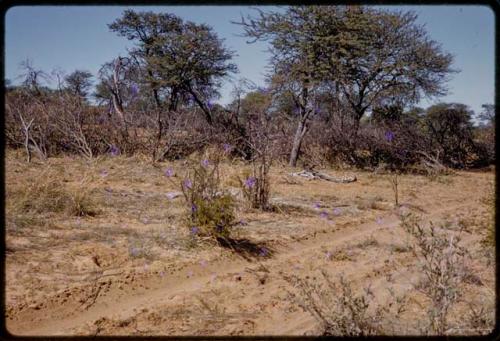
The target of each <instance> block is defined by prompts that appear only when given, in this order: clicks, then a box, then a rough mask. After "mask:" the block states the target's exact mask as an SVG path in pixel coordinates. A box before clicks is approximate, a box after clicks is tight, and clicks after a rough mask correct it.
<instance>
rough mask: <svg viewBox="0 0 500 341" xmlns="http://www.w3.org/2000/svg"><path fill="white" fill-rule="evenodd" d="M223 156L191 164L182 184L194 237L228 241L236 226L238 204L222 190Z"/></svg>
mask: <svg viewBox="0 0 500 341" xmlns="http://www.w3.org/2000/svg"><path fill="white" fill-rule="evenodd" d="M219 163H220V156H219V155H213V156H212V157H211V158H208V157H206V158H203V159H202V160H199V159H195V160H190V161H189V166H188V174H187V176H186V177H185V178H184V180H183V181H182V182H181V190H182V193H183V194H184V198H185V201H186V205H187V208H188V210H187V225H188V226H189V228H190V232H191V233H192V234H195V235H201V236H211V237H214V238H216V239H217V238H228V237H229V236H230V234H231V227H232V226H234V225H235V224H236V223H235V202H234V199H233V197H232V196H231V195H230V194H229V193H226V192H224V191H223V190H222V188H221V179H220V174H219Z"/></svg>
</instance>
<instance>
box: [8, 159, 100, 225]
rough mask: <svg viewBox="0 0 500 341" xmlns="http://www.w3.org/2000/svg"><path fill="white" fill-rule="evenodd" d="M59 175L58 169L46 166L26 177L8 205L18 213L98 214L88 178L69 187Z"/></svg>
mask: <svg viewBox="0 0 500 341" xmlns="http://www.w3.org/2000/svg"><path fill="white" fill-rule="evenodd" d="M60 176H61V175H60V174H59V172H56V171H54V170H52V169H50V168H48V169H46V170H44V171H43V172H42V173H41V174H40V175H39V176H38V178H37V179H36V180H35V179H29V180H28V182H27V183H26V184H23V186H22V187H21V188H18V189H16V191H15V192H13V193H12V197H11V206H10V207H11V208H12V210H13V211H14V212H16V213H18V214H45V213H65V214H67V215H72V216H85V215H90V216H92V215H95V214H97V213H98V210H97V203H96V202H95V198H94V197H93V196H92V193H93V186H91V185H90V183H91V179H84V180H83V181H82V182H81V183H79V184H78V185H77V186H76V187H74V188H70V187H69V186H67V185H65V184H64V183H62V182H61V181H60Z"/></svg>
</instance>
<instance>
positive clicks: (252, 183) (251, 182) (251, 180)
mask: <svg viewBox="0 0 500 341" xmlns="http://www.w3.org/2000/svg"><path fill="white" fill-rule="evenodd" d="M256 182H257V179H255V178H254V177H253V176H251V177H249V178H248V179H246V180H245V187H246V188H253V187H254V186H255V183H256Z"/></svg>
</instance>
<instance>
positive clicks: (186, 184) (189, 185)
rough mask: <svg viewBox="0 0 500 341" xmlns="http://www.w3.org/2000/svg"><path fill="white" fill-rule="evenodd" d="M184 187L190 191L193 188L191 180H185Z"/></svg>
mask: <svg viewBox="0 0 500 341" xmlns="http://www.w3.org/2000/svg"><path fill="white" fill-rule="evenodd" d="M184 187H186V188H188V189H191V188H193V183H192V182H191V180H189V179H186V180H184Z"/></svg>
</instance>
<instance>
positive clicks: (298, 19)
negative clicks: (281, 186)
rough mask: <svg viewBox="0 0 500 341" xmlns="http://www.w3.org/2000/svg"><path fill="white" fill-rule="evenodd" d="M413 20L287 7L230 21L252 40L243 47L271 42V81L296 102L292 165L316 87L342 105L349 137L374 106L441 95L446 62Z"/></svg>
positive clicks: (355, 10) (363, 10)
mask: <svg viewBox="0 0 500 341" xmlns="http://www.w3.org/2000/svg"><path fill="white" fill-rule="evenodd" d="M416 19H417V16H416V15H415V14H414V13H411V12H407V13H403V12H389V11H384V10H375V9H371V8H368V7H363V6H293V7H288V8H287V9H286V11H284V12H282V13H277V12H274V13H264V12H262V11H259V17H257V18H252V17H247V18H246V19H244V18H242V19H241V22H238V23H237V24H240V25H242V26H243V27H244V30H245V35H246V36H247V37H252V38H254V40H253V41H250V42H254V41H256V40H263V41H270V44H271V47H270V52H271V54H272V58H271V64H272V66H273V72H274V76H273V78H274V79H279V80H281V81H280V84H283V85H285V86H288V87H289V93H292V94H294V98H295V99H296V103H297V106H298V108H299V114H298V117H299V120H298V127H297V131H296V134H295V138H294V143H293V147H292V151H291V155H290V165H291V166H294V165H295V164H296V161H297V157H298V153H299V151H300V145H301V143H302V138H303V136H304V135H305V133H306V132H307V126H308V123H309V119H310V118H311V116H312V114H313V113H314V109H313V108H314V107H315V106H316V104H315V103H313V102H315V101H311V97H314V95H313V96H311V95H312V94H313V93H315V92H316V93H317V89H319V88H322V87H323V88H325V87H329V88H330V89H331V90H332V91H334V93H335V95H336V96H337V97H338V98H339V101H340V102H342V103H347V104H348V105H349V108H350V110H351V111H352V113H353V124H354V125H353V127H352V128H353V129H352V131H353V132H354V134H356V132H357V130H358V127H359V122H360V120H361V118H362V117H363V116H364V114H365V113H366V112H367V111H368V110H370V109H371V108H372V107H373V106H379V105H385V104H388V103H391V102H404V103H405V104H408V103H414V102H417V101H418V100H419V99H420V98H421V97H422V96H437V95H442V94H444V93H445V88H444V87H443V83H444V82H445V81H446V76H447V75H448V74H449V73H450V72H452V71H453V70H451V68H450V65H451V62H452V56H451V55H450V54H448V53H445V52H443V51H442V50H441V47H440V46H439V44H437V43H436V42H435V41H433V40H431V39H430V38H429V37H428V35H427V33H426V31H425V29H424V28H423V27H422V26H419V25H417V24H416V23H415V21H416ZM326 84H328V85H326ZM290 90H291V91H290ZM351 137H355V135H353V136H351Z"/></svg>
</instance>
